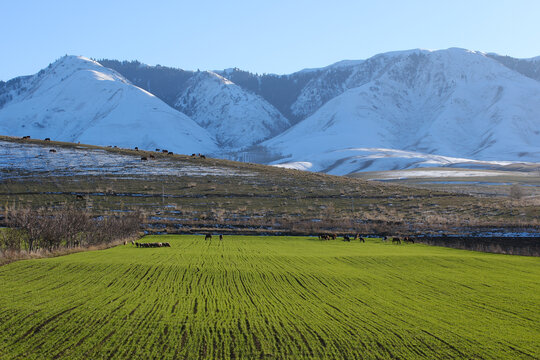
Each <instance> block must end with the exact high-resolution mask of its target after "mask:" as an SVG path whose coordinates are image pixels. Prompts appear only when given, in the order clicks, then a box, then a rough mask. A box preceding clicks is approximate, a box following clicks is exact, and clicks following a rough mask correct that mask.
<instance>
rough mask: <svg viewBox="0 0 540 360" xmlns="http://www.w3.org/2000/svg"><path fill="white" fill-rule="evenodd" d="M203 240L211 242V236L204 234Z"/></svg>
mask: <svg viewBox="0 0 540 360" xmlns="http://www.w3.org/2000/svg"><path fill="white" fill-rule="evenodd" d="M204 240H212V235H210V234H206V235H205V236H204Z"/></svg>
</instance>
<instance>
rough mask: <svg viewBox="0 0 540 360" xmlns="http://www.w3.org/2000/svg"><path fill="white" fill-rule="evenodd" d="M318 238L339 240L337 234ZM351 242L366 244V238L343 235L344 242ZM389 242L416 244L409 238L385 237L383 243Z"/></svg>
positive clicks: (323, 235)
mask: <svg viewBox="0 0 540 360" xmlns="http://www.w3.org/2000/svg"><path fill="white" fill-rule="evenodd" d="M318 237H319V240H336V239H337V238H338V236H337V235H336V234H320V235H319V236H318ZM351 240H358V241H360V242H363V243H365V242H366V238H364V237H362V236H360V234H356V235H355V236H354V237H353V236H349V235H343V241H347V242H350V241H351ZM389 240H391V241H392V244H401V243H406V244H414V238H412V237H408V236H405V237H403V238H401V237H398V236H384V237H383V238H382V241H383V242H387V241H389Z"/></svg>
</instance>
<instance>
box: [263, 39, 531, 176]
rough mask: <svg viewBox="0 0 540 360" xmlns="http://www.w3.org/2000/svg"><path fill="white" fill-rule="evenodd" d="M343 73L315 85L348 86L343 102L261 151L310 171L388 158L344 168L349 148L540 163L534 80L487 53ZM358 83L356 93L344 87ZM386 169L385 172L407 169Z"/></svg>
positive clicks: (417, 57)
mask: <svg viewBox="0 0 540 360" xmlns="http://www.w3.org/2000/svg"><path fill="white" fill-rule="evenodd" d="M331 74H333V73H332V71H330V72H328V73H327V76H330V75H331ZM347 74H348V75H347V77H345V78H343V79H342V80H343V81H341V82H339V81H335V82H333V83H330V86H328V87H325V85H326V84H325V83H324V82H321V83H319V85H320V86H321V88H322V90H320V91H319V92H318V94H323V93H325V92H326V91H328V89H330V90H331V91H329V93H332V92H336V91H338V89H345V90H344V92H342V93H341V95H338V96H336V97H334V98H332V99H331V100H329V101H328V102H326V104H324V105H323V106H322V107H320V108H319V109H318V110H317V111H316V112H315V113H314V114H313V115H311V116H310V117H308V118H307V119H305V120H303V121H301V122H300V123H298V124H297V125H295V126H293V127H292V128H290V129H289V130H287V131H286V132H284V133H283V134H280V135H279V136H277V137H275V138H273V139H270V140H268V141H266V142H264V143H263V144H262V145H263V146H265V147H266V148H267V149H268V151H269V152H270V153H274V154H276V153H277V154H282V156H283V158H282V160H280V161H277V162H275V163H280V162H285V163H291V162H293V163H298V162H300V163H302V162H303V163H311V166H310V169H311V170H313V171H325V172H332V173H337V174H346V173H350V172H356V171H359V170H363V169H367V168H368V167H370V166H374V164H373V162H378V163H381V161H382V160H380V159H384V157H380V159H379V160H374V159H368V158H365V157H361V158H358V157H357V158H356V159H355V160H356V161H355V162H353V163H351V164H353V165H351V166H348V167H346V168H345V167H341V164H343V163H344V162H348V161H349V160H351V159H352V158H351V156H352V157H354V156H353V155H351V153H350V152H348V151H347V150H349V149H355V148H386V149H395V150H409V151H414V152H418V153H425V154H437V155H442V156H449V157H456V158H465V159H467V158H469V159H476V160H493V161H495V160H497V161H502V160H509V161H529V162H538V161H540V83H539V82H537V81H535V80H532V79H530V78H527V77H524V76H522V75H521V74H519V73H517V72H515V71H512V70H510V69H508V68H507V67H505V66H503V65H501V64H500V63H498V62H497V61H495V60H493V59H491V58H488V57H486V56H485V55H484V54H481V53H475V52H471V51H467V50H462V49H448V50H441V51H435V52H429V51H424V50H416V51H409V52H402V53H399V52H397V53H390V54H383V55H379V56H376V57H375V59H369V60H366V61H365V62H362V63H360V64H359V65H353V66H352V67H351V68H349V70H348V73H347ZM341 75H343V74H341ZM341 75H338V77H340V76H341ZM335 84H338V85H339V84H341V85H339V86H335ZM354 85H359V86H357V87H354V88H351V89H349V90H346V88H347V87H349V86H354ZM339 91H341V90H339ZM313 99H315V100H316V101H315V103H316V102H317V101H319V100H320V99H322V98H320V97H315V98H313ZM307 108H309V107H304V109H307ZM385 162H386V164H385V167H386V168H388V166H390V169H391V168H394V167H395V168H400V167H403V168H406V167H407V166H409V165H410V163H411V161H408V162H407V160H405V161H398V162H394V163H388V160H385ZM412 163H414V161H413V162H412ZM302 166H303V167H305V166H306V165H305V164H303V165H302ZM340 167H341V170H339V171H338V172H336V171H337V170H334V169H337V168H340ZM370 170H372V169H370Z"/></svg>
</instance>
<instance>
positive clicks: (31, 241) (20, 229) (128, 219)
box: [0, 207, 142, 253]
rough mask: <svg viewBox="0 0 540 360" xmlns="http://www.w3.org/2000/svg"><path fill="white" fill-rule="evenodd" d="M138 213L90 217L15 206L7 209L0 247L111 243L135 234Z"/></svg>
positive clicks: (51, 247)
mask: <svg viewBox="0 0 540 360" xmlns="http://www.w3.org/2000/svg"><path fill="white" fill-rule="evenodd" d="M141 218H142V216H141V214H140V213H139V212H132V213H127V214H123V215H121V216H119V215H109V216H100V217H92V216H91V215H90V214H89V213H88V212H87V211H85V210H81V209H77V208H72V207H69V208H64V209H60V210H51V209H19V210H11V211H9V212H7V219H6V223H7V225H8V227H9V228H8V229H3V231H2V232H1V236H0V250H8V249H9V250H16V251H21V250H26V251H27V252H28V253H31V252H35V251H37V250H45V251H48V252H51V251H55V250H58V249H62V248H64V249H69V248H74V247H87V246H96V245H102V244H107V243H111V242H113V241H116V240H118V239H120V238H128V237H131V236H134V235H136V234H137V233H138V231H139V227H140V223H141Z"/></svg>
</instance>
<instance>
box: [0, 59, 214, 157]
mask: <svg viewBox="0 0 540 360" xmlns="http://www.w3.org/2000/svg"><path fill="white" fill-rule="evenodd" d="M0 92H2V94H0V98H2V99H4V101H3V102H4V104H3V106H2V105H0V133H1V134H5V135H11V136H24V135H30V136H31V137H33V138H45V137H50V138H52V139H55V140H62V141H71V142H77V141H80V142H82V143H87V144H96V145H109V144H111V145H118V146H120V147H134V146H138V147H139V148H143V149H152V150H153V149H155V148H162V149H163V148H166V149H168V150H170V151H174V152H178V153H194V152H196V153H198V152H204V153H207V152H215V151H216V150H217V146H216V143H215V141H214V139H213V137H212V136H211V135H210V134H209V133H208V132H207V131H206V130H204V129H203V128H201V127H200V126H199V125H197V124H196V123H195V122H194V121H193V120H191V119H190V118H188V117H187V116H185V115H184V114H182V113H180V112H178V111H176V110H174V109H172V108H171V107H169V106H168V105H166V104H165V103H163V102H162V101H161V100H159V99H158V98H156V97H155V96H154V95H152V94H150V93H148V92H146V91H144V90H142V89H140V88H138V87H136V86H134V85H132V84H131V83H130V82H129V81H127V80H126V79H125V78H123V77H122V76H121V75H119V74H118V73H116V72H115V71H113V70H111V69H108V68H105V67H103V66H101V65H100V64H99V63H97V62H95V61H92V60H89V59H86V58H83V57H76V56H66V57H63V58H61V59H60V60H58V61H56V62H55V63H53V64H51V65H50V66H49V67H48V68H47V69H44V70H42V71H40V72H39V73H38V74H36V75H34V76H30V77H25V78H21V79H15V81H10V82H8V83H7V85H6V86H4V89H3V91H1V90H0ZM0 104H1V103H0Z"/></svg>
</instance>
